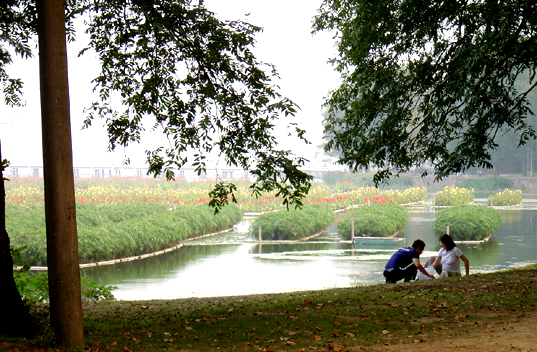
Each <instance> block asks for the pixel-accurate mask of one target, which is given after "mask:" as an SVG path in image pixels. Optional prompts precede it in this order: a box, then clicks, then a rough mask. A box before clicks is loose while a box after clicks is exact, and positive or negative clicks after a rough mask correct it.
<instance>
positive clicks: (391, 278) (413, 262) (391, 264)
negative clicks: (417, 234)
mask: <svg viewBox="0 0 537 352" xmlns="http://www.w3.org/2000/svg"><path fill="white" fill-rule="evenodd" d="M424 249H425V242H423V241H422V240H415V241H414V243H413V244H412V247H403V248H401V249H399V250H398V251H397V252H395V253H394V254H393V255H392V256H391V258H390V260H388V263H386V267H385V268H384V277H385V278H386V282H388V283H396V282H397V281H399V280H403V279H404V280H405V282H408V281H410V280H414V279H415V278H416V274H417V272H418V270H419V271H420V272H422V273H423V274H424V275H425V276H427V277H430V278H434V276H433V275H431V274H429V273H428V272H427V271H426V270H425V269H424V268H423V266H422V265H421V264H420V254H421V253H423V250H424Z"/></svg>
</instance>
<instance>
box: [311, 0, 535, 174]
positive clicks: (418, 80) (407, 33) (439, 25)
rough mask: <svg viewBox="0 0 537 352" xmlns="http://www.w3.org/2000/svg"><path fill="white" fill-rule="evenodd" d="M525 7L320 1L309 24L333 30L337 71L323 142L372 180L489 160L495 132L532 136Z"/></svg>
mask: <svg viewBox="0 0 537 352" xmlns="http://www.w3.org/2000/svg"><path fill="white" fill-rule="evenodd" d="M534 13H535V4H534V3H533V2H528V1H525V0H514V1H510V2H505V1H474V2H466V1H463V2H455V1H437V2H431V1H429V2H422V1H396V0H387V1H359V0H343V1H341V0H324V1H323V3H322V5H321V8H320V10H319V14H318V15H317V16H316V18H315V22H314V30H315V31H323V30H330V31H334V32H335V33H336V34H335V35H334V37H335V38H336V40H337V47H338V51H339V55H338V57H337V58H335V59H333V60H332V62H333V64H334V65H335V67H336V68H337V70H338V71H339V72H340V73H341V76H342V83H341V85H340V87H339V88H338V89H336V90H334V91H332V92H331V93H330V95H329V97H328V100H327V101H326V103H325V106H326V108H327V109H328V115H327V117H326V118H325V136H326V138H327V144H326V147H325V150H326V151H331V150H339V151H340V152H341V153H342V156H341V157H340V158H339V162H340V163H341V164H345V165H347V166H349V167H350V168H351V170H354V171H355V170H358V169H360V168H368V167H370V166H371V165H374V166H377V167H379V169H380V171H378V172H377V174H376V175H375V180H376V181H380V180H382V179H383V178H385V177H389V176H391V175H392V174H394V173H395V174H398V173H400V172H405V171H408V170H409V169H410V168H412V167H413V166H418V165H421V164H423V163H425V162H429V163H430V164H431V165H432V166H433V168H434V174H435V176H436V178H437V179H441V178H443V177H445V176H447V175H450V174H453V173H456V172H461V171H464V170H467V169H468V168H470V167H473V166H478V167H484V168H490V167H491V166H492V164H491V162H490V159H491V155H490V150H491V149H495V148H496V147H497V144H496V143H495V141H496V140H497V137H499V136H500V135H502V133H503V132H506V131H516V132H517V133H519V135H520V138H519V144H524V143H525V142H526V141H528V140H529V139H531V138H535V137H536V135H535V131H534V129H533V127H532V126H531V125H530V124H528V116H530V115H532V114H533V111H532V110H531V107H530V102H529V97H528V93H530V92H531V91H532V90H533V89H534V87H535V86H536V85H537V80H536V79H535V74H536V69H537V62H536V61H535V60H534V58H535V54H534V53H535V51H536V50H537V42H536V41H535V40H534V38H535V36H536V34H537V22H536V21H535V20H534ZM524 75H527V76H526V77H527V79H526V82H525V83H526V84H525V85H524V86H520V85H519V84H517V82H516V81H517V78H518V77H521V76H524Z"/></svg>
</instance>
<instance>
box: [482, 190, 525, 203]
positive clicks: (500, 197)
mask: <svg viewBox="0 0 537 352" xmlns="http://www.w3.org/2000/svg"><path fill="white" fill-rule="evenodd" d="M487 203H488V204H490V205H497V206H511V205H518V204H522V191H520V190H516V191H511V190H510V189H505V190H503V191H501V192H497V193H494V194H493V195H491V196H490V197H488V198H487Z"/></svg>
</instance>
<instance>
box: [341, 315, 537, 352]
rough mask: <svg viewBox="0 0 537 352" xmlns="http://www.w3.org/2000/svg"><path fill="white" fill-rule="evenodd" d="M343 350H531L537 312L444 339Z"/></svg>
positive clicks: (535, 346) (535, 345)
mask: <svg viewBox="0 0 537 352" xmlns="http://www.w3.org/2000/svg"><path fill="white" fill-rule="evenodd" d="M343 351H368V352H369V351H375V352H377V351H378V352H402V351H412V352H425V351H434V352H447V351H449V352H453V351H472V352H474V351H482V352H501V351H513V352H514V351H517V352H522V351H525V352H534V351H537V313H532V314H530V315H528V316H526V317H524V318H519V319H517V320H514V321H513V322H505V323H503V324H501V325H497V326H495V327H493V328H491V327H485V328H483V329H482V330H480V331H473V332H471V333H465V332H461V333H460V334H456V335H453V336H450V337H448V338H447V339H445V340H443V341H439V340H435V341H427V340H425V341H423V342H422V341H420V340H418V339H415V340H412V341H409V342H405V343H403V344H401V343H399V344H396V345H383V346H374V347H368V348H365V347H347V348H346V349H344V350H343Z"/></svg>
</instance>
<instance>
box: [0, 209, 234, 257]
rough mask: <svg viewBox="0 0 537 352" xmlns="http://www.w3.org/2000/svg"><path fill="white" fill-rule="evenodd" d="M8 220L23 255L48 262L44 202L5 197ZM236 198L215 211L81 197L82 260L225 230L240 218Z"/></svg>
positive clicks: (149, 249) (144, 250)
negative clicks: (86, 200) (30, 205)
mask: <svg viewBox="0 0 537 352" xmlns="http://www.w3.org/2000/svg"><path fill="white" fill-rule="evenodd" d="M6 213H7V217H8V218H9V219H10V221H9V222H8V224H7V227H8V231H9V232H10V234H11V238H12V243H13V245H14V246H16V247H17V246H22V245H25V246H26V249H25V250H24V251H23V252H22V253H21V256H22V259H23V260H24V261H29V262H31V263H32V264H34V265H46V246H45V243H46V235H45V220H44V217H45V215H44V210H43V208H25V207H21V206H17V205H13V204H10V203H8V204H7V207H6ZM242 215H243V213H242V211H241V210H240V209H239V207H238V206H237V205H236V204H230V205H229V206H226V207H225V208H223V209H222V210H221V211H220V212H219V213H218V214H216V215H215V214H214V211H213V210H212V209H211V208H210V207H209V206H207V204H192V205H186V206H179V207H177V208H176V210H173V208H167V207H166V206H165V205H164V204H162V203H152V202H146V203H132V204H129V203H109V204H107V203H102V204H99V203H97V204H95V203H83V204H80V203H79V204H78V205H77V220H78V245H79V258H80V262H81V263H88V262H94V261H102V260H110V259H116V258H123V257H130V256H136V255H141V254H145V253H150V252H154V251H157V250H161V249H165V248H168V247H171V246H173V245H176V244H178V243H179V242H181V241H183V240H185V239H188V238H192V237H196V236H200V235H204V234H207V233H212V232H217V231H221V230H225V229H227V228H229V227H230V226H232V225H234V224H236V223H237V222H239V221H240V219H241V218H242Z"/></svg>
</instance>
